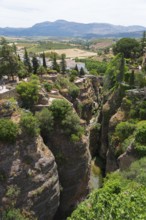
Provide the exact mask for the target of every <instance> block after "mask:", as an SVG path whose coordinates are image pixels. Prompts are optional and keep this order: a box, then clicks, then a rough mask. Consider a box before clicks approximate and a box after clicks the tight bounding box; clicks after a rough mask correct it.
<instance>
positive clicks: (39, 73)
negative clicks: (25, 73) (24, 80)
mask: <svg viewBox="0 0 146 220" xmlns="http://www.w3.org/2000/svg"><path fill="white" fill-rule="evenodd" d="M46 73H47V71H46V69H45V67H44V66H40V67H39V68H38V69H37V74H38V75H41V76H42V75H44V74H46Z"/></svg>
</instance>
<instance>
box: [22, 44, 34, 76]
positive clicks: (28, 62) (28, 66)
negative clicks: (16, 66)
mask: <svg viewBox="0 0 146 220" xmlns="http://www.w3.org/2000/svg"><path fill="white" fill-rule="evenodd" d="M24 65H25V66H26V67H27V70H28V72H29V73H31V71H32V66H31V62H30V58H29V56H28V53H27V50H26V48H25V49H24Z"/></svg>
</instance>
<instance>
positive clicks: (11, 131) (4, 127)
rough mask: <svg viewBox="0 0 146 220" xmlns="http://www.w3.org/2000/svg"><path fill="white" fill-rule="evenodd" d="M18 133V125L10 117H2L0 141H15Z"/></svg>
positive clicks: (0, 121)
mask: <svg viewBox="0 0 146 220" xmlns="http://www.w3.org/2000/svg"><path fill="white" fill-rule="evenodd" d="M17 135H18V125H16V124H14V123H13V122H12V121H11V120H9V119H0V141H4V142H10V143H13V142H15V140H16V137H17Z"/></svg>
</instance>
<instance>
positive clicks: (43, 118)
mask: <svg viewBox="0 0 146 220" xmlns="http://www.w3.org/2000/svg"><path fill="white" fill-rule="evenodd" d="M36 117H37V118H38V120H39V124H40V130H41V134H42V136H43V138H47V137H48V135H49V134H50V133H51V131H52V130H53V126H54V117H53V114H52V112H51V111H50V110H48V109H47V108H43V109H42V111H41V112H37V113H36Z"/></svg>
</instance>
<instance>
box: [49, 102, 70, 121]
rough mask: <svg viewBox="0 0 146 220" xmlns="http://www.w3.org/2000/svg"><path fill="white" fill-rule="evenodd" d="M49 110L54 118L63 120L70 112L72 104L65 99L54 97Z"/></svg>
mask: <svg viewBox="0 0 146 220" xmlns="http://www.w3.org/2000/svg"><path fill="white" fill-rule="evenodd" d="M50 110H51V111H52V114H53V117H54V119H55V120H59V121H60V120H63V119H64V118H65V116H66V115H67V114H70V112H71V111H72V106H71V104H70V103H69V102H68V101H66V100H65V99H56V100H53V102H52V105H51V106H50Z"/></svg>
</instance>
